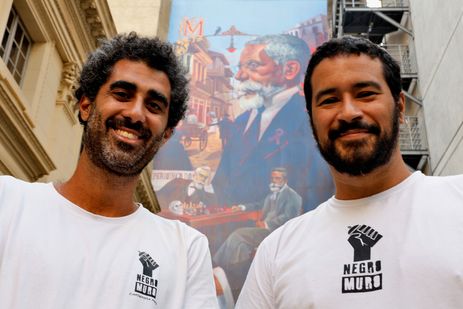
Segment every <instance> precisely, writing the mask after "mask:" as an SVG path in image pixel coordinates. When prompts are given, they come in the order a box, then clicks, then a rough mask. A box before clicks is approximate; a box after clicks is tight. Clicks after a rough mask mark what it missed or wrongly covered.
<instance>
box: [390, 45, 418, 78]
mask: <svg viewBox="0 0 463 309" xmlns="http://www.w3.org/2000/svg"><path fill="white" fill-rule="evenodd" d="M381 47H383V48H384V49H386V50H387V51H388V52H389V54H390V55H391V56H392V58H394V59H395V60H396V61H397V62H398V63H399V65H400V73H401V74H417V73H418V66H417V64H416V58H415V57H414V56H413V53H411V52H410V48H409V47H408V46H407V45H399V44H382V45H381Z"/></svg>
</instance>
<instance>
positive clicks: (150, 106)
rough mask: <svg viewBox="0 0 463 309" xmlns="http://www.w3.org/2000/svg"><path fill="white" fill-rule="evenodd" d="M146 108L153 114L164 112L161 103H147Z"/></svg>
mask: <svg viewBox="0 0 463 309" xmlns="http://www.w3.org/2000/svg"><path fill="white" fill-rule="evenodd" d="M146 106H147V107H148V109H149V110H150V111H151V112H160V111H162V108H161V106H160V105H159V103H158V102H156V101H150V102H147V103H146Z"/></svg>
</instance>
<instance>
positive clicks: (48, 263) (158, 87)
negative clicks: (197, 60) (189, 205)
mask: <svg viewBox="0 0 463 309" xmlns="http://www.w3.org/2000/svg"><path fill="white" fill-rule="evenodd" d="M76 98H77V100H78V105H79V120H80V122H81V123H82V124H83V125H84V133H83V139H82V145H83V147H82V152H81V155H80V158H79V161H78V163H77V167H76V170H75V172H74V174H73V175H72V177H71V178H70V179H69V180H68V181H66V182H63V183H55V184H53V183H48V184H41V183H35V184H30V183H25V182H22V181H20V180H17V179H14V178H12V177H8V176H2V177H0V307H1V308H57V309H58V308H216V307H217V303H216V298H215V289H214V285H213V279H212V271H211V260H210V254H209V250H208V244H207V240H206V238H205V236H204V235H201V234H200V233H198V232H197V231H196V230H194V229H192V228H189V227H187V226H186V225H184V224H182V223H180V222H178V221H169V220H166V219H163V218H160V217H158V216H156V215H153V214H151V213H150V212H149V211H147V210H146V209H145V208H143V207H142V205H140V204H138V203H135V202H134V201H133V195H134V192H135V188H136V185H137V181H138V179H139V175H140V173H141V172H142V170H143V168H144V167H145V166H146V165H147V164H148V163H149V162H150V161H151V160H152V159H153V156H154V155H155V154H156V152H157V151H158V149H159V147H161V145H162V144H164V143H165V142H166V141H167V139H168V138H169V137H170V136H171V135H172V132H173V130H174V128H175V126H176V125H177V123H178V122H179V120H180V119H181V118H182V117H183V116H184V113H185V109H186V101H187V98H188V92H187V80H186V78H185V76H184V71H183V69H182V67H181V66H180V64H179V63H178V62H177V60H176V57H175V55H174V53H173V50H172V48H171V46H170V45H169V44H167V43H164V42H162V41H160V40H159V39H157V38H142V37H138V36H137V35H136V34H135V33H130V34H129V35H119V36H117V37H115V38H114V39H112V40H109V41H105V42H103V44H102V45H101V47H100V48H99V49H97V50H96V51H95V52H93V53H92V54H91V55H90V56H89V58H88V60H87V62H86V63H85V64H84V66H83V68H82V74H81V77H80V80H79V88H78V89H77V91H76Z"/></svg>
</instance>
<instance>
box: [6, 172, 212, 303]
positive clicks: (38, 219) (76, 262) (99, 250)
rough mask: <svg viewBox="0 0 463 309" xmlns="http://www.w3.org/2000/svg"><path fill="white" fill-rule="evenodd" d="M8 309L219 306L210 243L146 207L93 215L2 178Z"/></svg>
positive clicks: (43, 189) (49, 192)
mask: <svg viewBox="0 0 463 309" xmlns="http://www.w3.org/2000/svg"><path fill="white" fill-rule="evenodd" d="M0 308H5V309H6V308H15V309H26V308H27V309H29V308H33V309H41V308H43V309H53V308H56V309H62V308H67V309H68V308H69V309H89V308H105V309H106V308H124V309H126V308H137V309H142V308H162V309H166V308H188V309H190V308H217V299H216V297H215V289H214V283H213V279H212V267H211V260H210V253H209V249H208V244H207V239H206V237H205V236H204V235H202V234H200V233H199V232H198V231H196V230H194V229H192V228H190V227H188V226H186V225H185V224H183V223H181V222H179V221H172V220H166V219H163V218H161V217H159V216H156V215H153V214H151V213H150V212H149V211H148V210H146V209H145V208H143V207H141V206H140V207H139V208H138V210H137V211H135V212H134V213H132V214H130V215H128V216H125V217H119V218H108V217H103V216H98V215H95V214H92V213H89V212H87V211H85V210H83V209H82V208H80V207H78V206H76V205H74V204H73V203H71V202H70V201H68V200H67V199H65V198H64V197H63V196H61V195H60V194H59V193H58V192H57V191H56V190H55V188H54V186H53V184H51V183H48V184H42V183H34V184H30V183H26V182H22V181H20V180H17V179H14V178H12V177H7V176H2V177H0Z"/></svg>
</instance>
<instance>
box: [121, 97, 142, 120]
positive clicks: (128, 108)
mask: <svg viewBox="0 0 463 309" xmlns="http://www.w3.org/2000/svg"><path fill="white" fill-rule="evenodd" d="M124 107H125V108H124V110H123V111H122V115H123V116H124V117H127V118H130V119H131V121H132V122H133V123H136V122H141V123H144V122H145V119H146V108H145V102H144V100H143V98H142V97H137V96H135V97H134V98H133V100H131V101H130V102H126V103H125V106H124Z"/></svg>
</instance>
